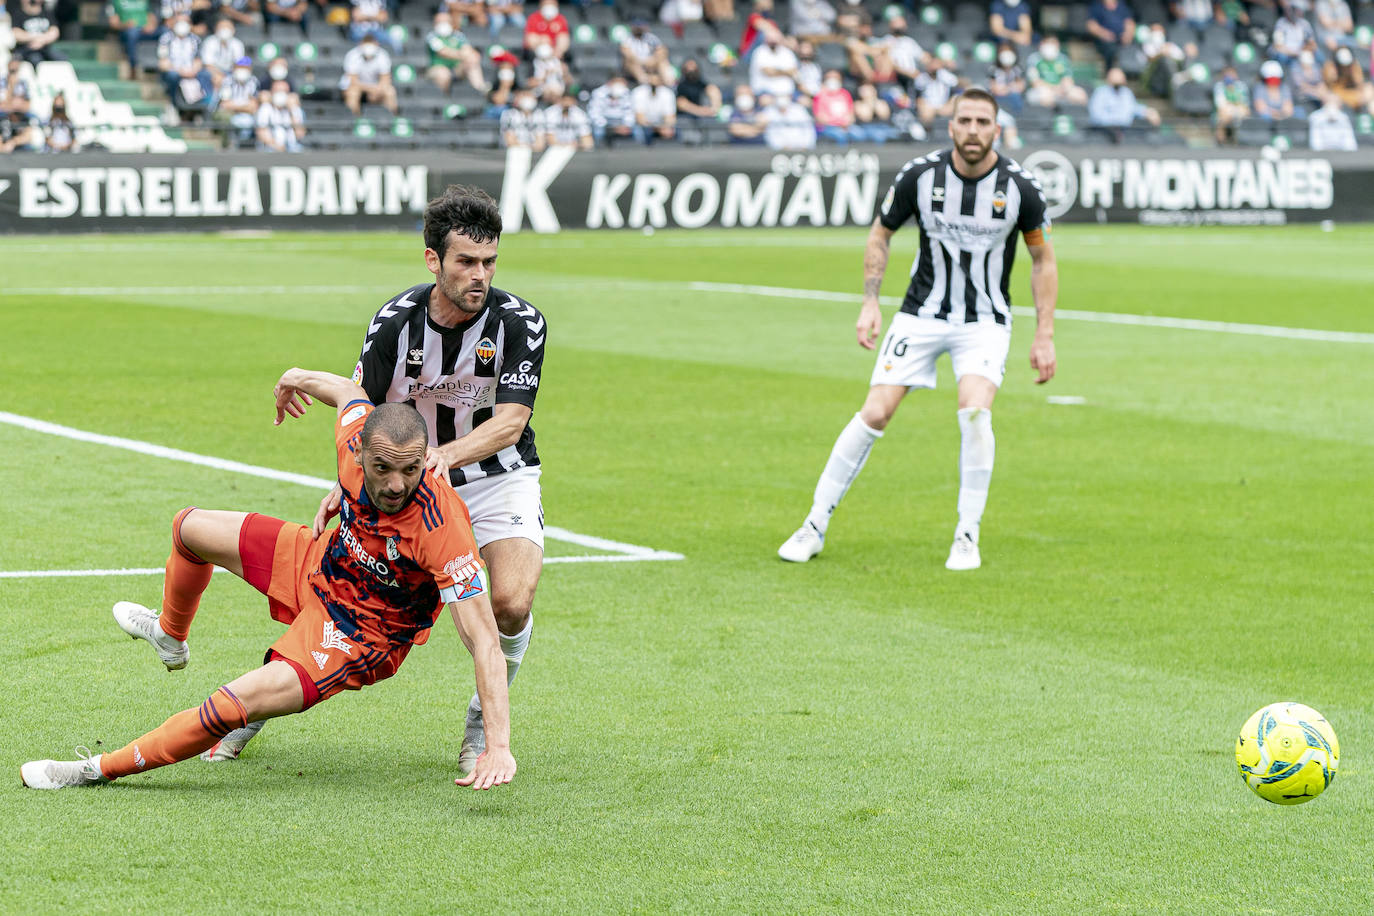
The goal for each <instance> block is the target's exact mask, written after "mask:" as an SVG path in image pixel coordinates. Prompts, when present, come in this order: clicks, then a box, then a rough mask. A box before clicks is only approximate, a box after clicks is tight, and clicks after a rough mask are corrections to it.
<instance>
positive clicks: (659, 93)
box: [630, 73, 677, 145]
mask: <svg viewBox="0 0 1374 916" xmlns="http://www.w3.org/2000/svg"><path fill="white" fill-rule="evenodd" d="M630 101H631V102H632V103H633V104H634V109H635V139H636V140H638V141H639V142H640V143H644V144H646V145H647V144H650V143H653V142H655V141H656V140H671V139H673V137H674V136H676V134H677V96H676V95H675V94H674V93H673V90H671V89H669V88H668V87H667V86H665V85H663V80H662V79H660V78H659V76H658V74H657V73H650V74H649V79H648V82H645V83H641V84H640V85H638V86H636V87H635V88H634V90H633V91H631V93H630Z"/></svg>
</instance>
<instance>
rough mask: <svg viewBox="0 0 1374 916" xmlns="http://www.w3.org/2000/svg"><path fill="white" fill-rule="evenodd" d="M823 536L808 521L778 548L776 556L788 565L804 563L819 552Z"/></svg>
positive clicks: (822, 543) (823, 544)
mask: <svg viewBox="0 0 1374 916" xmlns="http://www.w3.org/2000/svg"><path fill="white" fill-rule="evenodd" d="M824 546H825V535H823V534H821V532H820V530H819V529H817V528H816V526H815V525H813V524H811V521H810V520H809V519H808V520H807V521H806V522H805V523H804V524H803V525H802V526H801V527H800V528H798V529H797V530H796V531H795V532H793V534H792V536H791V537H790V538H788V539H787V540H786V541H783V544H782V546H781V547H779V548H778V556H780V557H782V558H783V559H784V560H786V561H787V562H789V563H805V562H806V561H807V560H809V559H811V558H812V557H814V556H815V555H816V554H818V553H820V552H821V548H822V547H824Z"/></svg>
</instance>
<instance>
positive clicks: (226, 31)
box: [215, 25, 234, 41]
mask: <svg viewBox="0 0 1374 916" xmlns="http://www.w3.org/2000/svg"><path fill="white" fill-rule="evenodd" d="M215 34H216V35H218V36H219V40H220V41H228V40H229V39H231V38H233V37H234V30H233V28H231V27H230V26H227V25H226V26H225V27H224V28H222V29H215Z"/></svg>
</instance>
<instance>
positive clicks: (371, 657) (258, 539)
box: [20, 369, 515, 789]
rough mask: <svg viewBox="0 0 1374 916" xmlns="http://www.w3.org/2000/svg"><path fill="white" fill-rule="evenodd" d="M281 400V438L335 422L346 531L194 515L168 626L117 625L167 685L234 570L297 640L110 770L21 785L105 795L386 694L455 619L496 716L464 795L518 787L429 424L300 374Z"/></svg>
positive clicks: (478, 573) (176, 534) (135, 620)
mask: <svg viewBox="0 0 1374 916" xmlns="http://www.w3.org/2000/svg"><path fill="white" fill-rule="evenodd" d="M275 393H276V399H277V422H278V423H280V422H281V421H282V419H283V417H284V416H285V415H286V414H290V415H292V416H300V414H301V411H302V410H303V409H304V408H303V405H304V404H309V403H310V401H311V399H312V398H313V399H316V400H319V401H321V402H323V403H325V404H328V405H330V406H336V407H337V408H338V421H337V423H336V425H335V431H334V438H335V444H336V447H337V452H338V469H339V483H340V485H341V487H342V489H343V508H342V513H341V514H342V523H341V524H340V526H339V527H338V528H337V529H335V530H334V531H333V532H331V533H330V536H329V537H328V538H321V539H319V540H316V539H315V538H313V537H312V536H311V530H310V528H309V527H306V526H303V525H292V524H289V523H287V522H283V521H281V520H279V519H273V518H268V517H266V516H262V515H258V514H256V513H243V512H219V511H207V510H204V509H196V508H188V509H183V510H182V511H181V512H179V513H177V516H176V518H175V519H174V520H173V523H172V544H173V550H172V554H171V556H170V557H169V558H168V560H167V577H166V580H165V582H164V585H163V600H162V611H161V613H160V614H158V613H154V612H153V611H150V610H148V609H147V608H144V607H141V606H140V605H136V604H133V603H132V602H120V603H119V604H117V605H115V618H116V620H117V621H118V622H119V624H120V626H121V627H123V628H124V630H125V632H127V633H129V635H131V636H134V637H135V638H141V639H146V640H148V641H149V642H150V643H152V644H153V646H154V648H156V649H157V652H158V656H159V657H160V658H161V659H162V661H163V663H164V664H165V665H166V666H167V667H168V668H169V669H176V668H182V667H185V665H186V663H187V661H188V659H189V650H188V648H187V646H186V636H187V632H188V630H189V628H190V624H191V620H192V618H193V617H194V616H195V613H196V609H197V608H198V607H199V604H200V596H201V593H202V592H203V591H204V590H205V587H206V586H207V585H208V584H209V582H210V573H211V570H212V569H213V567H214V566H222V567H224V568H225V569H227V570H229V571H230V572H232V573H234V574H235V575H237V576H239V577H240V578H243V579H244V580H246V581H247V582H248V583H250V584H251V585H253V586H254V587H255V588H257V589H258V590H259V591H261V592H262V593H263V594H265V595H266V596H267V599H268V604H269V607H270V609H271V614H272V616H273V617H274V618H275V619H277V620H280V621H282V622H283V623H287V624H289V627H288V629H287V631H286V633H284V634H283V635H282V637H281V638H280V639H278V640H277V641H276V642H275V643H273V644H272V647H271V649H269V650H268V652H267V655H266V658H265V659H264V663H263V665H262V667H260V668H257V669H256V670H253V671H250V672H248V673H247V674H244V675H243V676H241V677H239V678H238V679H236V680H234V681H232V682H230V683H229V684H227V685H225V686H223V687H221V688H219V689H218V690H216V691H215V692H214V693H213V694H211V695H210V698H209V699H207V700H206V701H205V702H204V703H202V704H201V705H200V706H199V707H195V708H192V709H187V710H184V711H182V712H179V713H177V714H176V715H174V716H172V717H171V718H170V719H168V720H167V721H166V722H164V723H163V724H162V725H160V726H158V727H157V728H155V729H153V730H152V731H151V732H149V733H148V734H146V735H144V736H142V737H141V738H138V739H136V740H134V741H133V742H131V743H129V744H128V745H127V746H125V747H123V748H121V749H120V750H117V751H113V752H111V753H108V754H97V755H96V756H93V757H92V756H89V752H86V753H84V754H83V753H82V750H83V749H81V748H78V749H77V753H78V756H80V757H81V758H82V759H80V760H76V761H70V762H68V761H56V760H37V761H33V762H31V763H26V764H24V765H23V766H22V767H21V769H20V772H21V776H22V779H23V782H24V785H26V786H28V787H29V788H33V789H61V788H66V787H68V786H79V785H93V784H96V783H102V782H107V781H109V780H111V779H116V778H118V777H120V776H128V775H130V774H133V773H141V772H144V771H147V770H151V769H154V768H156V767H160V766H166V765H167V764H170V763H176V762H178V761H181V760H187V759H189V758H191V757H194V756H196V755H197V754H199V753H201V752H202V751H205V750H207V749H209V748H211V747H212V746H214V745H215V744H216V743H217V742H219V741H220V740H221V739H222V738H224V737H225V736H226V735H227V734H229V733H230V732H232V731H235V730H239V729H243V728H245V727H248V726H249V725H250V724H251V723H257V722H262V721H265V720H266V719H270V718H273V717H276V716H284V715H289V714H291V713H296V712H302V711H304V710H306V709H309V708H310V707H311V706H313V705H315V704H316V703H318V702H320V701H321V700H325V699H328V698H329V697H331V696H333V695H334V694H336V693H338V692H339V691H341V690H357V689H360V688H362V687H365V686H367V685H368V684H372V683H374V682H376V681H379V680H382V679H383V678H388V677H390V676H391V675H392V674H394V673H395V672H396V669H397V668H399V667H400V665H401V662H402V661H403V660H404V659H405V657H406V653H408V652H409V651H410V648H411V646H412V645H415V644H417V643H423V642H424V641H425V640H426V639H427V638H428V636H429V629H430V627H432V626H433V625H434V622H435V620H436V619H437V618H438V615H439V612H440V611H442V610H443V608H444V605H445V604H447V605H448V608H449V613H450V614H451V615H452V617H453V622H454V623H455V624H456V625H457V627H458V634H459V636H460V637H461V638H462V640H463V644H464V645H465V646H467V648H468V651H469V652H471V653H472V657H473V662H474V665H475V668H476V673H477V692H478V694H479V695H480V696H481V700H482V708H483V709H484V710H486V711H487V712H486V716H485V719H484V722H485V728H486V752H485V753H484V754H483V755H482V756H481V757H479V758H478V760H477V762H476V765H475V766H474V768H473V770H472V771H471V772H470V773H469V774H468V775H467V776H465V777H461V778H459V779H457V780H455V782H457V783H458V784H459V785H463V786H471V787H472V788H474V789H489V788H491V787H492V786H496V785H501V784H504V783H508V782H510V780H511V777H513V776H514V775H515V758H514V757H513V756H511V751H510V706H509V702H508V699H507V694H506V661H505V657H504V656H503V655H502V654H501V645H500V642H499V640H498V637H497V629H496V620H495V617H494V616H493V614H492V609H491V601H490V599H489V597H488V590H487V584H486V573H485V570H484V569H483V565H482V560H481V558H480V557H479V556H478V553H477V545H476V544H475V543H474V541H473V538H472V527H471V523H470V522H469V520H468V513H467V508H466V507H465V506H464V505H463V501H462V500H461V499H459V497H458V495H457V494H456V493H455V492H454V491H453V488H452V487H450V486H449V485H448V484H447V482H445V481H444V480H443V479H442V478H441V477H439V476H437V475H435V474H434V473H433V472H432V471H426V470H425V449H426V443H427V442H428V431H427V430H426V428H425V423H424V420H423V419H421V417H420V415H419V414H418V413H417V412H416V411H415V410H414V408H412V407H410V406H408V405H405V404H382V405H380V406H378V407H375V408H374V407H373V405H372V403H371V402H370V401H368V399H367V396H366V395H365V393H364V392H363V390H362V389H361V388H359V387H358V386H357V385H355V384H353V383H352V382H350V381H349V380H347V379H345V378H341V377H339V376H337V375H330V374H328V373H324V372H306V371H304V370H301V369H291V370H289V371H287V372H286V373H285V374H284V375H283V376H282V377H281V380H280V381H279V382H278V383H277V386H276V391H275Z"/></svg>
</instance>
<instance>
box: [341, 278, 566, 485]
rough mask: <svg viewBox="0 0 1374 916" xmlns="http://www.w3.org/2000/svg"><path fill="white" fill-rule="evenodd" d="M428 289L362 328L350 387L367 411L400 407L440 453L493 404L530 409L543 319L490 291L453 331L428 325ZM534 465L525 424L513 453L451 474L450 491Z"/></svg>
mask: <svg viewBox="0 0 1374 916" xmlns="http://www.w3.org/2000/svg"><path fill="white" fill-rule="evenodd" d="M433 291H434V284H433V283H427V284H424V285H422V286H415V287H412V288H410V289H408V290H406V291H405V292H403V293H401V294H400V295H399V296H397V297H396V298H394V299H392V300H391V301H390V302H388V303H387V304H386V305H384V306H382V308H381V310H380V311H378V312H377V316H376V317H375V318H373V319H372V324H371V325H369V326H368V329H367V338H366V339H365V340H364V341H363V351H362V354H361V355H360V356H359V357H358V365H357V366H356V367H355V368H354V370H353V381H354V382H356V383H357V384H359V385H361V386H362V387H363V390H364V391H366V392H367V396H368V397H369V398H370V399H371V400H372V402H373V403H374V404H381V403H383V402H386V401H404V402H406V403H408V404H412V405H414V406H415V408H416V409H417V410H419V411H420V415H421V416H423V417H424V418H425V422H426V423H427V424H428V425H429V443H430V445H443V444H444V443H447V442H452V441H453V440H454V439H458V438H460V437H462V436H466V435H467V434H468V433H470V432H472V430H473V427H475V426H479V425H481V424H482V423H485V422H486V421H487V420H489V419H491V415H492V409H493V408H494V407H495V406H496V405H497V404H505V403H514V404H524V405H526V406H527V407H530V408H533V407H534V397H535V395H536V394H537V393H538V391H539V374H540V372H541V371H542V370H543V367H544V337H545V324H544V316H543V315H541V314H540V313H539V311H538V310H537V309H536V308H535V307H534V306H532V305H530V304H529V303H528V302H526V301H525V300H523V299H521V298H520V297H518V296H514V295H511V294H510V293H508V292H505V291H504V290H499V289H497V288H495V287H492V288H491V290H490V291H489V292H488V293H487V300H486V302H485V303H483V306H482V311H480V312H478V313H477V314H476V315H474V316H473V317H472V319H471V320H470V321H468V322H467V323H465V324H462V325H459V326H458V327H455V328H445V327H441V326H440V325H437V324H435V323H434V322H432V321H430V320H429V297H430V294H431V293H432V292H433ZM537 464H539V454H538V453H537V452H536V451H535V449H534V430H533V429H531V428H530V426H529V425H528V424H526V426H525V430H524V432H522V433H521V434H520V441H518V442H517V443H515V445H512V446H508V447H507V448H503V449H502V450H501V451H499V452H497V453H496V454H495V455H492V456H491V457H490V458H486V459H484V460H482V461H480V462H476V463H474V464H469V465H465V466H463V467H461V468H453V469H452V470H450V472H449V477H450V479H451V480H452V481H453V485H454V486H460V485H462V484H465V483H470V482H471V481H474V480H480V479H482V478H483V477H492V476H494V475H497V474H504V473H506V472H507V471H514V470H516V469H517V468H522V467H527V466H531V465H537Z"/></svg>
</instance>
